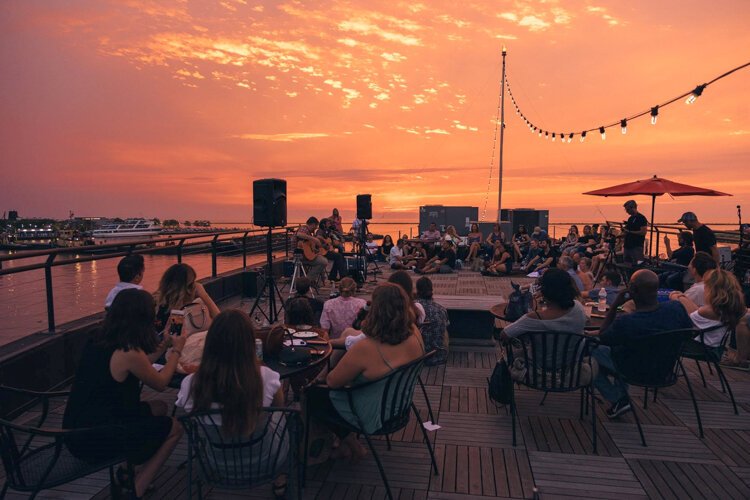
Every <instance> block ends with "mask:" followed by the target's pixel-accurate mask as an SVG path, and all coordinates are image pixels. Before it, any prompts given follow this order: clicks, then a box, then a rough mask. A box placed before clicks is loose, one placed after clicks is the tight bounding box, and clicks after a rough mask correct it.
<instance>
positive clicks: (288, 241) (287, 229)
mask: <svg viewBox="0 0 750 500" xmlns="http://www.w3.org/2000/svg"><path fill="white" fill-rule="evenodd" d="M290 232H291V230H290V229H289V228H286V236H285V238H284V252H285V253H286V260H289V246H290V245H291V242H290V240H289V233H290Z"/></svg>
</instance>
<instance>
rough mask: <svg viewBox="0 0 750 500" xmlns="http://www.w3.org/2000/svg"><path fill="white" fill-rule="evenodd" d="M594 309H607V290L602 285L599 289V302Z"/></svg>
mask: <svg viewBox="0 0 750 500" xmlns="http://www.w3.org/2000/svg"><path fill="white" fill-rule="evenodd" d="M596 309H597V310H598V311H599V312H604V311H606V310H607V291H606V290H605V289H604V287H601V288H600V289H599V304H598V305H597V306H596Z"/></svg>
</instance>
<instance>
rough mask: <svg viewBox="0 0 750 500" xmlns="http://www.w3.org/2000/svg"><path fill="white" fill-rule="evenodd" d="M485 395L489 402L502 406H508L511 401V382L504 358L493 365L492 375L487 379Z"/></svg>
mask: <svg viewBox="0 0 750 500" xmlns="http://www.w3.org/2000/svg"><path fill="white" fill-rule="evenodd" d="M487 393H488V394H489V396H490V399H491V400H493V401H495V402H497V403H500V404H502V405H507V404H510V402H511V400H512V399H513V380H512V379H511V378H510V370H508V362H507V361H505V358H502V359H500V360H499V361H498V362H497V363H495V368H494V370H492V375H490V378H488V379H487Z"/></svg>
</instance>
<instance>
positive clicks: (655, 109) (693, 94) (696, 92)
mask: <svg viewBox="0 0 750 500" xmlns="http://www.w3.org/2000/svg"><path fill="white" fill-rule="evenodd" d="M748 66H750V62H747V63H745V64H742V65H740V66H737V67H736V68H733V69H731V70H729V71H727V72H725V73H723V74H721V75H719V76H717V77H716V78H714V79H713V80H710V81H708V82H706V83H703V84H700V85H697V86H696V87H695V88H694V89H693V90H691V91H689V92H686V93H684V94H682V95H679V96H677V97H674V98H672V99H670V100H667V101H665V102H662V103H660V104H658V105H655V106H652V107H649V108H647V109H646V111H642V112H640V113H636V114H633V115H630V116H627V117H625V118H622V119H620V120H617V121H614V122H612V123H608V124H605V125H602V126H600V127H598V128H597V127H592V128H589V129H586V130H583V131H581V133H580V136H581V142H584V141H585V139H586V133H587V132H595V131H596V130H597V129H598V131H599V133H600V134H601V137H602V140H605V139H606V137H607V136H606V129H608V128H612V127H616V126H617V125H618V124H619V125H620V130H621V132H622V133H623V134H627V123H628V121H631V120H634V119H636V118H640V117H642V116H647V115H650V116H651V125H656V121H657V118H658V116H659V108H663V107H665V106H669V105H670V104H674V103H675V102H677V101H679V100H681V99H685V103H686V104H692V103H694V102H695V101H696V99H698V97H700V96H701V95H702V94H703V91H704V90H705V89H706V87H708V86H710V85H712V84H714V83H715V82H717V81H719V80H721V79H723V78H726V77H727V76H729V75H731V74H733V73H735V72H737V71H739V70H741V69H744V68H747V67H748ZM505 85H506V90H507V91H508V94H509V95H510V98H511V102H512V103H513V106H514V108H515V110H516V114H518V115H520V116H521V117H522V118H523V119H524V122H525V123H526V124H527V125H529V128H531V130H532V133H533V132H536V131H538V134H539V137H541V136H542V132H544V138H545V139H549V132H545V131H544V130H543V129H542V128H541V127H537V126H533V128H532V125H533V124H532V123H531V122H530V121H529V120H528V118H527V117H526V116H525V115H524V114H523V113H522V112H521V109H520V107H519V106H518V102H516V99H515V97H514V96H513V93H512V91H511V88H510V82H508V80H507V78H506V82H505ZM573 135H575V134H573V133H571V134H569V136H568V137H567V139H568V140H567V142H572V137H573ZM565 136H566V134H564V133H560V142H565V139H566V137H565ZM556 137H557V133H552V140H553V141H554V140H555V139H556Z"/></svg>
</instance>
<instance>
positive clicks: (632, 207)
mask: <svg viewBox="0 0 750 500" xmlns="http://www.w3.org/2000/svg"><path fill="white" fill-rule="evenodd" d="M623 207H625V211H626V212H627V214H628V215H629V216H630V217H628V220H626V221H625V225H624V227H623V229H622V233H623V234H624V235H625V241H624V245H623V254H622V258H623V261H624V262H625V263H626V264H637V263H638V262H640V261H642V260H643V259H644V258H645V257H644V255H643V244H644V243H645V241H646V232H647V230H648V220H646V217H644V216H643V214H641V213H639V212H638V204H637V203H636V202H635V200H628V201H626V202H625V204H624V205H623Z"/></svg>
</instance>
